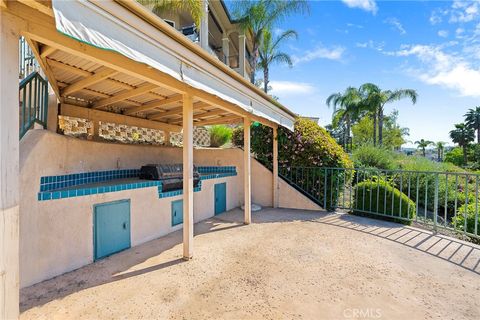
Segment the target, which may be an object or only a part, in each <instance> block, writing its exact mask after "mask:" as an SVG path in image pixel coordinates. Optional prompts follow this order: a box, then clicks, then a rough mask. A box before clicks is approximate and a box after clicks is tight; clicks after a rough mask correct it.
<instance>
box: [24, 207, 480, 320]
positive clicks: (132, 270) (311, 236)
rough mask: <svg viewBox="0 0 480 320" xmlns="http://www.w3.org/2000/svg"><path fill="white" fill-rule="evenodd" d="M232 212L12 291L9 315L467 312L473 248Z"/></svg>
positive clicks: (368, 222)
mask: <svg viewBox="0 0 480 320" xmlns="http://www.w3.org/2000/svg"><path fill="white" fill-rule="evenodd" d="M252 221H253V222H254V224H252V225H250V226H249V227H245V226H244V225H243V212H242V211H240V210H238V209H235V210H232V211H230V212H227V213H224V214H222V215H219V216H216V217H215V218H212V219H209V220H206V221H203V222H200V223H198V224H196V225H195V258H194V259H193V260H191V261H190V262H188V263H185V262H184V261H183V260H182V259H181V256H182V245H181V243H182V234H181V232H180V231H179V232H176V233H172V234H170V235H168V236H166V237H164V238H160V239H157V240H154V241H151V242H148V243H145V244H143V245H141V246H139V247H136V248H132V249H129V250H127V251H124V252H122V253H120V254H118V255H115V256H112V257H110V258H107V259H105V260H102V261H99V262H96V263H94V264H92V265H89V266H86V267H84V268H81V269H79V270H76V271H73V272H70V273H68V274H65V275H62V276H60V277H57V278H55V279H52V280H49V281H46V282H43V283H40V284H37V285H35V286H33V287H29V288H27V289H24V290H22V293H21V311H22V314H21V317H20V318H21V319H41V318H80V317H86V318H102V319H105V318H132V319H151V318H162V319H170V318H188V319H213V318H223V319H242V318H243V319H245V318H249V319H252V318H253V319H259V318H262V319H265V318H268V319H292V318H307V319H316V318H319V317H321V318H329V319H351V318H355V317H357V318H359V317H360V316H359V315H360V314H363V315H364V317H365V318H373V319H406V318H408V319H424V318H438V319H446V318H449V319H478V318H479V317H480V304H479V301H478V299H477V295H476V293H477V292H478V290H480V284H479V281H478V276H479V273H480V265H479V261H480V260H479V259H480V248H479V247H478V246H477V245H474V244H472V243H468V242H463V241H459V240H456V239H453V238H449V237H445V236H441V235H438V234H432V233H430V232H427V231H425V230H421V229H416V228H413V227H406V226H403V225H400V224H395V223H389V222H384V221H378V220H373V219H368V218H362V217H357V216H352V215H348V214H332V213H327V212H314V211H302V210H289V209H266V210H263V211H261V212H258V213H254V214H253V220H252Z"/></svg>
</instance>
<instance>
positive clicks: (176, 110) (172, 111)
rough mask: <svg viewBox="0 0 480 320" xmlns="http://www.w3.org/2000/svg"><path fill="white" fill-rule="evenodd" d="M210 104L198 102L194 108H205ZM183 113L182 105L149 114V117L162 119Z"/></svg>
mask: <svg viewBox="0 0 480 320" xmlns="http://www.w3.org/2000/svg"><path fill="white" fill-rule="evenodd" d="M208 106H209V104H207V103H205V102H197V103H194V104H193V110H197V109H201V108H205V107H208ZM181 113H182V107H176V108H172V109H170V110H168V111H165V112H161V113H156V114H154V115H152V116H149V117H148V119H150V120H158V119H161V118H164V117H168V116H173V115H176V114H181Z"/></svg>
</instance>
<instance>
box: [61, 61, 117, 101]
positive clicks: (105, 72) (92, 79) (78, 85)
mask: <svg viewBox="0 0 480 320" xmlns="http://www.w3.org/2000/svg"><path fill="white" fill-rule="evenodd" d="M117 73H118V71H115V70H112V69H107V68H102V70H100V71H99V72H96V73H95V74H93V75H92V76H89V77H87V78H83V79H82V80H79V81H77V82H75V83H73V84H71V85H69V86H68V87H66V88H65V89H63V90H62V91H61V92H60V93H61V94H62V95H63V96H67V95H70V94H72V93H74V92H77V91H79V90H82V89H84V88H86V87H89V86H91V85H94V84H95V83H98V82H100V81H102V80H105V79H107V78H108V77H111V76H113V75H115V74H117Z"/></svg>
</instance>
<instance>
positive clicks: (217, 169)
mask: <svg viewBox="0 0 480 320" xmlns="http://www.w3.org/2000/svg"><path fill="white" fill-rule="evenodd" d="M197 170H198V173H201V174H203V173H227V172H230V173H232V172H235V173H236V172H237V168H236V167H235V166H198V167H197Z"/></svg>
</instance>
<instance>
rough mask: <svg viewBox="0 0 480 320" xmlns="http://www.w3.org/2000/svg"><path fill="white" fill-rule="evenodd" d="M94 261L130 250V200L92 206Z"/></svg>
mask: <svg viewBox="0 0 480 320" xmlns="http://www.w3.org/2000/svg"><path fill="white" fill-rule="evenodd" d="M93 237H94V239H93V245H94V258H95V260H98V259H101V258H104V257H106V256H109V255H111V254H113V253H115V252H119V251H122V250H125V249H128V248H130V200H120V201H115V202H108V203H102V204H97V205H95V206H94V224H93Z"/></svg>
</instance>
